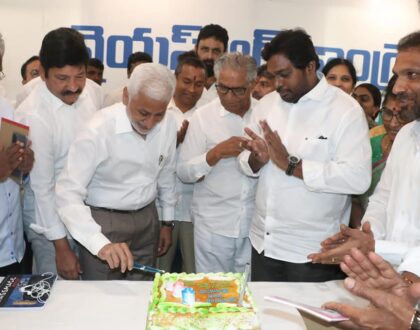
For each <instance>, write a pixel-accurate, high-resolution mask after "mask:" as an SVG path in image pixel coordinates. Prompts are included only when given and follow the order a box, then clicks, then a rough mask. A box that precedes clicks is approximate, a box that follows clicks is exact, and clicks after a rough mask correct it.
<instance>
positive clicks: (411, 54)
mask: <svg viewBox="0 0 420 330" xmlns="http://www.w3.org/2000/svg"><path fill="white" fill-rule="evenodd" d="M397 49H398V55H397V58H396V61H395V65H394V68H393V72H394V74H395V75H396V76H397V81H396V82H395V85H394V88H393V93H394V94H396V95H397V98H398V99H399V101H400V102H401V107H405V108H412V109H413V111H414V116H415V117H416V120H414V121H413V122H411V123H410V124H407V125H405V126H404V127H403V128H402V129H401V130H400V131H399V132H398V134H397V137H396V138H395V141H394V143H393V146H392V149H391V153H390V155H389V157H388V160H387V164H386V167H385V169H384V171H383V173H382V176H381V180H380V181H379V183H378V186H377V187H376V189H375V192H374V194H373V195H372V196H371V197H370V199H369V204H368V207H367V210H366V213H365V215H364V217H363V219H362V230H359V229H351V228H348V227H345V226H342V228H341V231H340V232H339V233H337V234H336V235H334V236H332V237H330V238H329V239H327V240H325V241H324V242H322V250H321V252H320V253H314V254H311V255H310V256H309V257H310V258H311V259H312V260H313V261H314V262H321V263H330V262H332V261H334V262H336V263H338V262H340V261H341V260H342V258H343V256H344V255H346V254H347V253H348V251H350V249H351V248H358V249H360V250H361V251H362V252H364V253H367V252H369V251H375V252H376V253H379V254H380V255H382V256H383V257H384V258H385V259H386V260H387V261H389V262H390V263H391V264H393V265H394V266H398V270H399V271H400V272H402V275H403V276H404V277H405V278H406V279H407V281H409V282H417V281H419V276H420V263H419V262H418V258H419V255H420V240H419V237H420V221H419V219H420V209H419V206H418V200H419V198H420V186H419V185H418V182H419V179H420V170H419V169H420V160H419V159H420V122H419V118H420V31H417V32H414V33H412V34H409V35H408V36H406V37H404V38H402V39H401V40H400V42H399V43H398V46H397ZM394 116H398V114H397V113H395V114H394Z"/></svg>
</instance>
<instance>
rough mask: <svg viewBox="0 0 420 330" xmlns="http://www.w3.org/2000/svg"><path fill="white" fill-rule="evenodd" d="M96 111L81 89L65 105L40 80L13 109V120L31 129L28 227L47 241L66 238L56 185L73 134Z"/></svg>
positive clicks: (90, 99)
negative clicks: (31, 201) (31, 198)
mask: <svg viewBox="0 0 420 330" xmlns="http://www.w3.org/2000/svg"><path fill="white" fill-rule="evenodd" d="M92 83H94V82H92ZM94 84H95V83H94ZM96 110H97V103H96V102H95V100H94V99H93V98H92V97H91V96H90V94H89V93H88V90H86V92H85V89H84V90H83V92H82V94H81V95H80V96H79V98H78V99H77V101H76V102H75V103H74V104H73V105H67V104H65V103H63V101H61V100H60V99H59V98H57V97H56V96H55V95H53V94H52V93H51V92H50V91H49V90H48V88H47V86H46V84H45V83H44V82H42V81H41V82H39V83H38V84H37V85H36V86H35V88H34V89H33V91H32V92H31V93H30V94H29V96H28V97H27V98H26V99H25V100H24V101H23V102H22V104H21V105H20V106H19V108H18V109H17V110H16V114H15V116H16V118H17V119H18V120H19V121H22V122H23V123H25V124H26V125H28V126H29V127H30V128H29V138H30V140H31V141H32V150H33V151H34V156H35V162H34V167H33V169H32V171H31V173H30V186H31V189H32V190H33V192H34V195H35V222H36V223H35V224H31V228H32V229H33V230H34V231H35V232H37V233H38V234H43V235H45V237H46V238H47V239H49V240H56V239H60V238H63V237H66V234H67V233H66V230H65V227H64V224H63V223H62V222H61V221H60V219H59V217H58V214H57V212H56V209H55V191H54V189H55V183H56V180H57V178H58V175H59V174H60V172H61V170H62V169H63V167H64V163H65V161H66V158H67V153H68V150H69V147H70V144H71V143H72V142H73V140H74V138H75V137H76V133H77V132H78V131H79V130H80V129H81V128H82V127H83V126H85V125H86V123H87V122H88V120H89V118H90V117H91V116H92V114H93V113H94V112H95V111H96Z"/></svg>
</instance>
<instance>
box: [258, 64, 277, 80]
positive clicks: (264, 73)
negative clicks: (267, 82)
mask: <svg viewBox="0 0 420 330" xmlns="http://www.w3.org/2000/svg"><path fill="white" fill-rule="evenodd" d="M257 77H265V78H268V79H272V78H274V76H273V75H272V74H271V73H270V72H268V71H267V64H263V65H260V66H259V67H258V69H257Z"/></svg>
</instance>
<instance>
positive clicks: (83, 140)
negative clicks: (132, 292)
mask: <svg viewBox="0 0 420 330" xmlns="http://www.w3.org/2000/svg"><path fill="white" fill-rule="evenodd" d="M173 87H174V77H173V75H172V73H171V72H170V71H169V70H168V69H167V68H165V67H164V66H162V65H160V64H152V63H146V64H143V65H141V66H139V67H137V68H135V69H134V71H133V73H132V76H131V77H130V80H129V82H128V87H127V88H126V89H125V90H124V97H123V103H124V104H122V103H118V104H115V105H113V106H111V107H108V108H105V109H102V110H101V111H100V112H97V113H96V114H95V116H94V117H93V118H92V120H91V121H90V122H89V123H88V125H87V127H86V129H84V130H83V131H82V132H81V133H80V134H79V135H78V137H77V138H76V140H75V141H74V143H73V144H72V146H71V148H70V151H69V155H68V158H67V162H66V166H65V168H64V170H63V172H62V173H61V175H60V177H59V179H58V182H57V186H56V194H57V199H56V202H57V211H58V214H59V215H60V217H61V219H62V221H63V222H64V223H65V225H66V226H67V228H68V230H69V231H70V233H71V234H72V236H73V237H74V238H75V239H76V240H77V241H78V242H79V243H80V245H81V247H82V249H81V250H80V263H81V267H82V270H83V274H82V278H83V279H87V280H109V279H122V278H125V279H150V277H145V276H144V274H141V273H134V272H126V270H127V269H129V270H131V269H132V267H133V261H136V262H139V263H141V264H145V265H149V266H155V263H156V257H157V255H158V254H159V255H161V254H164V253H165V252H166V251H167V249H168V248H169V246H170V244H171V230H172V222H171V220H173V219H174V206H175V167H176V165H175V162H176V158H175V148H176V131H177V130H176V122H175V120H174V118H173V117H172V116H171V115H170V114H166V108H167V106H168V103H169V100H170V98H171V96H172V93H173ZM156 198H158V199H159V205H160V206H161V207H162V221H161V225H162V227H161V228H160V229H159V227H160V224H159V221H158V217H157V212H156V207H155V199H156ZM165 221H170V223H169V224H168V223H164V222H165Z"/></svg>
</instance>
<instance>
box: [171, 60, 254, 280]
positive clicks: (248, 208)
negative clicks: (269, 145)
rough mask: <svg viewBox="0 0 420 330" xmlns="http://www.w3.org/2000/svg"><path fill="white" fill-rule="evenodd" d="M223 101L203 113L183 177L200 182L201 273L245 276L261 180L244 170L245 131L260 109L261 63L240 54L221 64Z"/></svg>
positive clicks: (196, 208) (187, 147) (186, 151)
mask: <svg viewBox="0 0 420 330" xmlns="http://www.w3.org/2000/svg"><path fill="white" fill-rule="evenodd" d="M215 73H216V79H217V83H216V84H217V85H216V86H217V89H218V95H219V98H218V99H216V100H214V101H212V102H210V103H209V104H208V105H206V106H204V107H202V108H200V109H198V110H197V111H196V113H195V114H194V116H193V118H192V119H191V121H190V125H189V128H188V131H187V135H186V137H185V141H184V144H183V145H182V147H181V153H180V158H179V162H178V166H177V174H178V176H179V177H180V179H181V180H182V181H184V182H195V183H194V192H193V198H192V205H191V214H192V219H193V222H194V247H195V258H196V271H197V272H243V271H244V268H245V265H246V264H247V263H249V261H250V252H251V250H250V243H249V238H248V232H249V224H250V220H251V217H252V213H253V210H254V198H255V186H256V180H255V179H254V178H250V177H247V176H246V175H244V174H242V173H241V172H240V170H239V167H238V163H237V156H238V154H239V153H240V152H241V151H242V145H243V143H245V141H246V140H245V139H244V138H243V130H244V128H245V127H246V126H247V125H248V124H249V119H250V117H251V113H252V111H253V107H254V106H255V104H254V103H253V101H251V95H250V94H251V89H252V87H253V83H254V79H255V76H256V64H255V61H254V60H253V59H252V58H250V57H249V56H244V55H242V54H240V53H234V54H227V55H223V56H222V57H221V58H220V59H219V60H218V61H217V62H216V64H215Z"/></svg>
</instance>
